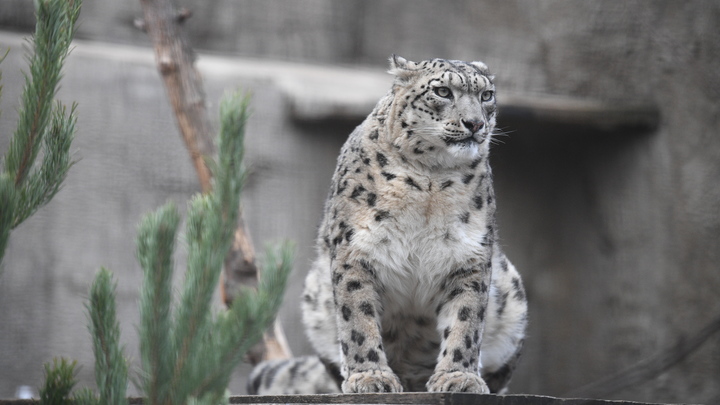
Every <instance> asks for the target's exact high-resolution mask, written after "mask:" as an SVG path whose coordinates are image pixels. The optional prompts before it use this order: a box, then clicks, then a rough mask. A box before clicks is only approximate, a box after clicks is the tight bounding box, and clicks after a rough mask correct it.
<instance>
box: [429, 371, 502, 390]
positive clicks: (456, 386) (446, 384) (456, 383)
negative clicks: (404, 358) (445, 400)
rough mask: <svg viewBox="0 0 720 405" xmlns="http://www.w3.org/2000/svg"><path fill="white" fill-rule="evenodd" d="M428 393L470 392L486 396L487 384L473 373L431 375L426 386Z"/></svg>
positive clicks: (460, 372) (442, 372) (459, 372)
mask: <svg viewBox="0 0 720 405" xmlns="http://www.w3.org/2000/svg"><path fill="white" fill-rule="evenodd" d="M426 387H427V390H428V392H472V393H475V394H488V393H489V392H490V390H489V389H488V386H487V384H485V381H483V379H482V378H480V376H479V375H477V374H475V373H468V372H465V371H453V372H444V371H440V372H437V373H435V374H433V375H432V376H431V377H430V380H428V382H427V384H426Z"/></svg>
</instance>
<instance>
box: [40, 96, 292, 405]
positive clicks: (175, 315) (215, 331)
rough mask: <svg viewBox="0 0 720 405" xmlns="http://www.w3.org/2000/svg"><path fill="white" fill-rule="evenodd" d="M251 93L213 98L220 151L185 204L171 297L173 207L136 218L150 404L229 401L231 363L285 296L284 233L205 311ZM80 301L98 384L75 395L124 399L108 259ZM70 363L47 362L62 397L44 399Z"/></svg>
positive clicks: (237, 174)
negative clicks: (178, 272)
mask: <svg viewBox="0 0 720 405" xmlns="http://www.w3.org/2000/svg"><path fill="white" fill-rule="evenodd" d="M248 100H249V99H248V97H247V96H244V95H242V94H240V93H235V94H233V95H231V96H229V97H226V98H225V99H224V100H223V101H222V103H221V105H220V119H221V129H220V138H219V152H218V159H217V162H211V164H210V167H211V168H212V171H213V178H214V183H213V190H212V192H210V193H208V194H205V195H197V196H195V197H194V198H193V199H192V200H191V201H190V203H189V206H188V219H187V230H186V235H185V240H186V243H187V248H188V258H187V262H188V263H187V270H186V273H185V280H184V282H183V285H182V287H181V291H180V297H179V299H178V301H177V302H176V305H173V294H172V278H173V267H174V266H173V260H172V256H173V252H174V248H175V240H176V239H177V231H178V226H179V224H180V215H179V214H178V211H177V209H176V208H175V206H174V205H173V204H171V203H170V204H167V205H165V206H163V207H161V208H160V209H158V210H157V211H156V212H154V213H152V214H149V215H147V216H146V217H145V218H144V219H143V220H142V222H141V224H140V227H139V231H138V237H137V257H138V260H139V261H140V265H141V267H142V268H143V271H144V279H143V283H142V287H141V290H140V305H139V306H140V325H139V327H138V332H139V335H140V354H141V362H142V372H141V375H140V377H139V385H140V388H142V390H143V391H144V394H145V398H146V403H147V404H150V405H184V404H198V405H200V404H207V405H211V404H212V405H217V404H220V403H227V398H228V394H227V387H228V385H229V382H230V376H231V374H232V371H233V369H235V367H236V366H237V365H238V363H240V361H242V358H243V355H244V354H245V352H246V351H247V350H248V349H249V348H250V347H251V346H252V345H253V344H255V343H256V342H257V341H258V340H259V339H260V338H261V336H262V333H263V332H264V331H265V329H266V328H267V327H268V325H270V323H271V322H272V321H273V319H274V317H275V314H276V313H277V311H278V309H279V307H280V304H281V302H282V296H283V292H284V290H285V284H286V281H287V276H288V274H289V272H290V269H291V267H292V248H291V246H290V244H288V243H285V244H284V245H282V246H280V247H276V248H268V249H267V253H266V255H265V261H264V263H263V266H262V268H263V272H262V277H261V279H260V283H259V286H258V289H257V290H256V291H254V290H251V289H246V290H244V291H243V292H242V294H241V296H240V297H239V298H238V299H236V300H235V301H233V305H232V307H231V308H230V309H229V310H227V311H224V312H220V313H218V314H216V315H213V314H212V308H211V302H212V297H213V293H214V291H215V288H216V287H217V285H218V280H219V277H220V273H221V271H222V264H223V261H224V258H225V255H226V253H227V251H228V249H229V248H230V244H231V243H232V240H233V232H234V230H235V224H236V223H237V215H238V212H239V211H238V206H239V204H240V193H241V190H242V183H243V180H244V177H245V171H244V168H243V166H242V159H243V154H244V135H245V123H246V121H247V117H248ZM87 309H88V312H89V320H90V324H89V329H90V332H91V335H92V338H93V352H94V355H95V379H96V383H97V387H98V390H99V391H100V392H99V397H97V396H96V395H95V394H93V393H92V392H90V391H88V390H84V391H81V392H80V393H79V394H76V395H75V396H74V399H75V401H76V402H77V403H82V404H107V405H120V404H122V405H125V404H127V399H126V397H125V395H126V394H125V389H126V385H127V379H128V367H127V362H126V360H125V358H124V354H123V349H122V348H121V346H120V327H119V324H118V322H117V319H116V309H115V284H114V282H113V280H112V275H111V273H110V272H109V271H107V270H106V269H101V270H100V272H99V273H98V275H97V276H96V278H95V281H94V283H93V285H92V288H91V290H90V301H89V303H88V304H87ZM59 366H60V367H59ZM68 367H69V366H68V365H67V363H66V362H65V361H62V362H61V363H59V365H58V364H57V363H56V364H55V367H54V368H53V367H50V366H46V368H48V370H49V371H48V373H47V374H48V381H47V382H46V387H48V388H46V389H45V390H44V391H43V392H47V393H48V394H47V395H46V396H45V397H47V398H54V400H55V401H59V402H52V401H50V400H48V401H49V402H43V403H45V404H62V403H64V402H62V401H64V399H63V398H67V397H68V395H69V391H70V388H71V387H72V385H73V383H71V382H69V381H65V382H64V383H63V384H61V383H59V382H55V380H57V379H58V378H59V377H57V376H64V377H66V378H69V377H70V376H73V375H74V374H73V373H72V368H71V370H70V371H68ZM51 377H52V378H51ZM61 382H62V381H61ZM60 388H61V389H60ZM53 390H57V391H58V392H59V393H58V392H55V391H53ZM45 397H43V398H45ZM57 398H60V399H57Z"/></svg>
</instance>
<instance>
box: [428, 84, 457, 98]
mask: <svg viewBox="0 0 720 405" xmlns="http://www.w3.org/2000/svg"><path fill="white" fill-rule="evenodd" d="M433 91H435V94H437V95H438V96H440V97H442V98H452V95H453V94H452V91H450V89H449V88H447V87H444V86H443V87H435V88H434V89H433Z"/></svg>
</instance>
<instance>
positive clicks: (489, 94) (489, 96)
mask: <svg viewBox="0 0 720 405" xmlns="http://www.w3.org/2000/svg"><path fill="white" fill-rule="evenodd" d="M494 95H495V92H494V91H492V90H485V91H483V93H482V95H481V96H480V99H481V100H482V101H490V100H491V99H492V98H493V96H494Z"/></svg>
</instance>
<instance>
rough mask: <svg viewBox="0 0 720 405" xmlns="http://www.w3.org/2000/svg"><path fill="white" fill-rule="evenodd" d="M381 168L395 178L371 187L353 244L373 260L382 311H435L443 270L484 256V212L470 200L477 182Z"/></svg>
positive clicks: (486, 238) (458, 175) (486, 222)
mask: <svg viewBox="0 0 720 405" xmlns="http://www.w3.org/2000/svg"><path fill="white" fill-rule="evenodd" d="M383 172H384V173H386V174H387V173H393V175H394V176H395V177H394V178H393V179H391V181H385V182H383V183H381V184H380V185H379V186H377V187H376V189H375V192H376V194H377V198H376V202H375V206H374V207H373V210H372V214H371V215H359V216H358V217H356V218H362V219H364V221H361V223H360V224H359V225H360V226H358V227H357V231H356V232H355V235H354V236H353V244H354V248H357V249H359V250H362V251H366V252H367V253H368V254H369V256H370V257H372V258H373V259H374V262H375V264H376V267H377V270H378V271H377V274H376V275H377V282H378V284H379V286H380V287H381V291H382V292H383V298H382V299H383V301H384V302H383V306H384V308H385V310H386V311H389V312H391V313H392V312H408V311H410V310H412V311H415V312H417V313H419V314H425V313H428V311H429V310H432V311H434V307H435V306H436V305H437V302H436V301H437V298H436V297H437V296H438V295H439V294H438V293H439V291H440V290H441V287H442V285H443V280H444V278H446V277H447V275H448V274H450V273H451V272H452V271H453V270H455V269H457V268H459V267H463V266H468V265H469V264H472V263H475V262H477V261H478V260H483V259H485V260H487V259H489V258H487V257H484V256H485V254H486V252H487V245H488V244H489V243H492V236H491V234H490V232H491V231H490V230H489V227H488V225H489V223H490V221H489V220H488V218H489V216H488V213H487V210H478V209H477V207H476V203H475V196H476V194H477V193H478V192H479V191H478V190H479V189H481V187H478V186H475V187H473V186H472V185H470V184H469V183H470V181H467V180H468V176H469V175H468V174H467V173H461V172H444V173H424V174H418V173H416V172H411V171H408V170H404V168H403V167H401V166H397V167H386V168H385V170H383ZM380 176H383V175H382V174H380ZM472 176H473V177H475V175H474V174H473V175H472ZM483 198H484V197H483ZM377 212H380V213H381V214H379V216H378V214H377ZM383 216H386V218H384V217H383ZM378 219H380V220H378ZM432 311H431V312H432Z"/></svg>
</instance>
